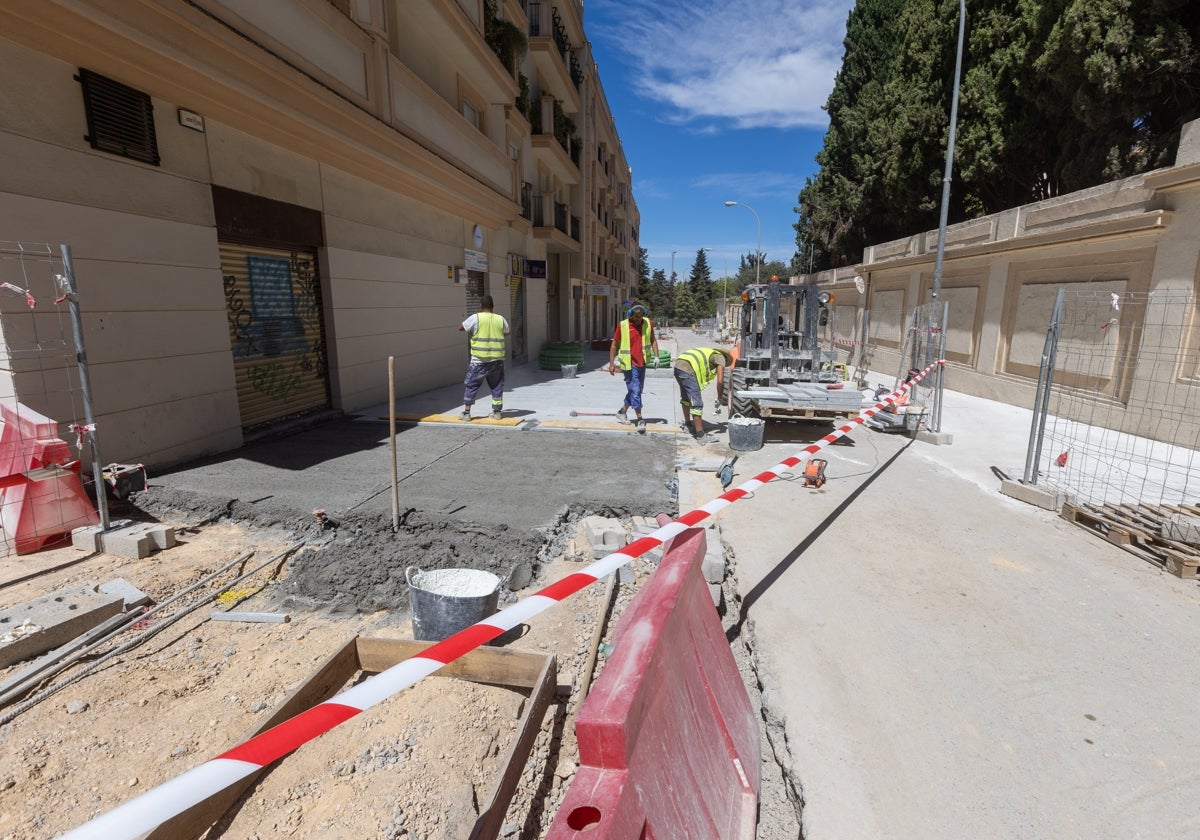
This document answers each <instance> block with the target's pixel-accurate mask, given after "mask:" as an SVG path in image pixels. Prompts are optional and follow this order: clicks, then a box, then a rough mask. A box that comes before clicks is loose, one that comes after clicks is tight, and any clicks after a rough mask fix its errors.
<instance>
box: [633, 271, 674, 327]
mask: <svg viewBox="0 0 1200 840" xmlns="http://www.w3.org/2000/svg"><path fill="white" fill-rule="evenodd" d="M638 292H639V293H638V300H640V301H641V302H642V303H644V304H646V309H647V311H648V312H649V314H650V317H651V318H662V317H664V316H665V317H668V318H669V317H670V316H671V315H672V314H674V313H673V305H674V304H673V301H672V295H671V293H670V289H669V288H668V284H667V273H666V272H665V271H663V270H662V269H661V268H657V269H655V270H654V273H653V274H652V275H651V276H650V279H649V280H646V281H645V282H643V283H642V285H641V286H640V287H639V290H638Z"/></svg>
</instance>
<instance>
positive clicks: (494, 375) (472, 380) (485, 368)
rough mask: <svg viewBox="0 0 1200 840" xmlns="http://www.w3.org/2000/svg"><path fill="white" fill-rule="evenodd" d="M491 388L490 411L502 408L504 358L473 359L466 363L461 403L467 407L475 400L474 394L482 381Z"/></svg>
mask: <svg viewBox="0 0 1200 840" xmlns="http://www.w3.org/2000/svg"><path fill="white" fill-rule="evenodd" d="M485 380H486V381H487V384H488V387H489V388H491V389H492V411H499V410H500V409H502V408H504V360H503V359H492V360H491V361H487V362H479V361H473V362H471V363H470V364H469V365H467V378H466V380H465V381H464V382H463V385H464V386H466V387H465V390H464V391H463V405H464V406H466V407H467V408H470V407H471V404H472V403H473V402H475V394H476V393H477V392H478V391H479V386H481V385H482V384H483V383H484V381H485Z"/></svg>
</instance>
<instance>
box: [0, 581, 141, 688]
mask: <svg viewBox="0 0 1200 840" xmlns="http://www.w3.org/2000/svg"><path fill="white" fill-rule="evenodd" d="M124 604H125V599H124V597H123V596H121V595H110V594H106V593H103V592H97V591H96V587H95V586H94V585H91V584H77V585H75V586H69V587H65V588H63V589H59V590H57V591H55V592H51V593H50V594H48V595H43V596H42V597H40V598H35V599H34V600H32V601H27V602H25V603H24V604H17V605H16V606H14V607H9V608H7V609H4V610H0V637H3V636H5V635H6V634H13V635H14V636H15V637H14V638H13V639H12V640H11V641H9V642H7V643H2V642H0V668H3V667H7V666H9V665H11V664H13V663H14V662H20V661H21V660H23V659H29V658H30V657H34V656H37V655H39V654H42V653H45V652H46V651H49V650H53V649H54V648H56V647H59V646H60V645H64V644H66V643H67V642H69V641H71V640H72V639H74V638H75V637H76V636H79V635H81V634H83V633H86V632H87V631H88V630H90V629H91V628H93V627H95V626H96V625H98V624H100V623H101V622H103V621H104V620H105V619H108V618H111V617H112V616H114V615H116V614H117V613H119V612H121V611H122V609H123V607H124ZM27 620H28V621H29V622H30V624H29V625H27V626H36V627H39V628H41V629H40V630H39V631H37V632H34V633H29V634H19V635H18V634H14V633H13V631H14V630H16V628H18V627H21V626H22V625H24V624H25V622H26V621H27Z"/></svg>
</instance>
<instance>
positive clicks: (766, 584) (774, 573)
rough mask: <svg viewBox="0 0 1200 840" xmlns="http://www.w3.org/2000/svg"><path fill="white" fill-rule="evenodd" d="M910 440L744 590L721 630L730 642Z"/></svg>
mask: <svg viewBox="0 0 1200 840" xmlns="http://www.w3.org/2000/svg"><path fill="white" fill-rule="evenodd" d="M914 442H915V441H914V440H910V441H909V442H908V443H906V444H904V446H902V447H901V448H900V449H899V450H898V451H897V452H896V454H894V455H892V457H890V458H888V459H887V461H886V462H885V463H884V464H883V466H881V467H880V468H879V469H877V470H876V471H875V472H873V473H871V476H870V477H869V478H868V479H867V480H866V481H864V482H863V483H862V484H860V485H859V486H858V487H857V488H855V490H854V492H853V493H851V494H850V495H849V496H847V497H846V499H845V501H843V502H842V503H841V504H840V505H838V506H837V507H836V508H834V509H833V511H832V512H831V513H830V514H829V515H828V516H826V517H825V518H824V519H823V520H821V522H820V523H819V524H818V525H817V526H816V527H815V528H813V529H812V531H811V532H809V534H808V536H807V537H805V538H804V539H803V540H802V541H801V542H800V544H799V545H797V546H796V547H795V548H793V549H792V550H791V551H790V552H788V554H787V556H786V557H784V558H783V559H782V560H781V561H779V563H778V564H777V565H776V566H775V568H773V569H771V571H770V573H769V574H767V575H766V577H764V578H763V579H762V580H760V581H759V582H758V584H757V585H756V586H755V587H754V588H753V589H751V590H750V591H749V592H747V593H746V597H745V598H743V599H742V603H741V606H740V608H739V609H738V619H737V623H736V624H734V625H733V626H732V627H730V628H729V629H728V630H726V631H725V637H726V638H727V639H728V640H729V641H730V642H732V641H733V640H734V639H736V638H738V637H739V636H741V634H742V624H743V622H745V620H746V616H747V615H748V614H749V612H750V607H752V606H753V605H754V602H755V601H757V600H758V599H759V598H761V597H762V596H763V594H764V593H766V591H767V590H768V589H770V588H771V587H772V586H774V585H775V581H777V580H779V578H780V577H782V576H783V573H784V572H786V571H787V570H788V569H789V568H791V566H792V564H793V563H795V562H796V561H797V560H799V559H800V557H801V556H802V555H803V554H804V552H805V551H807V550H808V547H809V546H810V545H812V544H813V543H814V542H816V541H817V539H818V538H819V537H820V536H821V535H822V534H824V533H825V531H826V530H827V529H828V528H829V526H830V525H832V524H833V523H834V522H836V521H837V519H838V517H839V516H841V515H842V513H844V512H845V511H846V509H847V508H849V507H850V505H851V504H853V503H854V502H855V500H857V499H858V497H859V496H860V495H862V493H863V491H864V490H866V489H867V488H868V487H870V486H871V484H872V483H873V482H874V481H875V479H877V478H879V476H881V475H883V473H884V472H885V471H886V470H887V469H888V468H889V467H890V466H891V465H892V464H893V463H895V461H896V459H897V458H899V457H900V456H901V455H903V454H904V452H905V450H907V449H908V447H910V446H912V445H913V443H914Z"/></svg>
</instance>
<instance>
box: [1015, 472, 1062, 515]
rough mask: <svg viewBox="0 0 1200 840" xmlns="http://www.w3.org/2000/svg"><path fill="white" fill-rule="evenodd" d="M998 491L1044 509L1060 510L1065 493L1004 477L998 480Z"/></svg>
mask: <svg viewBox="0 0 1200 840" xmlns="http://www.w3.org/2000/svg"><path fill="white" fill-rule="evenodd" d="M1000 492H1001V493H1003V494H1004V495H1005V496H1011V497H1012V498H1014V499H1018V500H1020V501H1022V502H1025V503H1026V504H1030V505H1036V506H1037V507H1040V508H1044V509H1045V510H1053V511H1060V510H1062V506H1063V503H1064V502H1066V500H1067V497H1066V494H1065V493H1063V492H1061V491H1058V490H1055V489H1053V488H1049V487H1038V486H1037V485H1032V484H1022V483H1021V482H1019V481H1013V480H1012V479H1011V478H1006V479H1004V480H1003V481H1001V482H1000Z"/></svg>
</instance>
